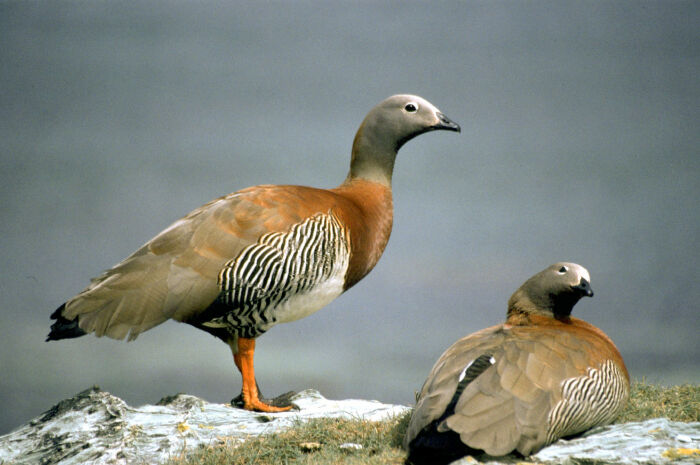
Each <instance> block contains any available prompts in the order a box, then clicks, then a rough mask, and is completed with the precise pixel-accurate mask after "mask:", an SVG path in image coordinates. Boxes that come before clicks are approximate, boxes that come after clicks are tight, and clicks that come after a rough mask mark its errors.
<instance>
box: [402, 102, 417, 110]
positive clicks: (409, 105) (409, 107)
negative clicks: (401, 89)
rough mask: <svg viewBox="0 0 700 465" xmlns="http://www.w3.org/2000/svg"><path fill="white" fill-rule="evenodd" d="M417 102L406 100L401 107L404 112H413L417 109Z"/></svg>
mask: <svg viewBox="0 0 700 465" xmlns="http://www.w3.org/2000/svg"><path fill="white" fill-rule="evenodd" d="M418 108H419V107H418V104H417V103H416V102H408V103H407V104H406V105H404V107H403V109H404V111H405V112H406V113H415V112H417V111H418Z"/></svg>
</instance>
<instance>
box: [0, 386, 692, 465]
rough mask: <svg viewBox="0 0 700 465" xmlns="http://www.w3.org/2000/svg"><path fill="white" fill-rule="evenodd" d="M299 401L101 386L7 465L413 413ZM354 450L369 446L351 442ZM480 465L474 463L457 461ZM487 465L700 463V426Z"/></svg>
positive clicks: (46, 417) (3, 443)
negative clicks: (153, 396)
mask: <svg viewBox="0 0 700 465" xmlns="http://www.w3.org/2000/svg"><path fill="white" fill-rule="evenodd" d="M293 402H294V403H295V404H296V405H297V406H298V407H299V410H297V411H291V412H284V413H275V414H263V413H255V412H248V411H245V410H241V409H237V408H233V407H231V406H229V405H226V404H212V403H208V402H206V401H204V400H202V399H200V398H197V397H194V396H189V395H185V394H180V395H177V396H172V397H168V398H164V399H163V400H161V401H160V402H159V403H158V404H157V405H145V406H141V407H131V406H129V405H127V404H126V403H125V402H124V401H123V400H121V399H119V398H118V397H115V396H113V395H111V394H109V393H108V392H104V391H101V390H100V389H99V388H97V387H93V388H91V389H87V390H85V391H83V392H81V393H79V394H77V395H76V396H74V397H72V398H70V399H66V400H63V401H61V402H59V403H58V404H56V405H55V406H53V407H52V408H51V409H49V410H48V411H47V412H45V413H44V414H42V415H41V416H39V417H37V418H35V419H33V420H31V421H30V422H29V423H27V424H26V425H24V426H22V427H20V428H19V429H17V430H15V431H13V432H11V433H9V434H7V435H5V436H2V437H0V464H3V465H6V464H17V465H20V464H60V465H68V464H83V463H91V464H127V463H158V462H161V461H163V460H166V459H167V458H169V457H173V456H179V455H181V454H182V453H183V452H185V451H189V450H193V449H195V448H196V447H198V446H199V445H215V444H221V443H224V442H227V441H242V440H244V439H245V438H246V437H249V436H255V435H260V434H265V433H272V432H275V431H278V430H280V429H283V428H287V427H289V426H291V425H293V424H294V423H295V422H296V421H299V420H301V421H303V420H308V419H311V418H320V417H342V418H362V419H366V420H372V421H378V420H383V419H386V418H388V417H391V416H395V415H401V414H402V413H404V412H406V411H408V410H409V407H404V406H400V405H387V404H382V403H379V402H376V401H366V400H340V401H334V400H328V399H325V398H324V397H323V396H321V394H319V393H318V391H315V390H306V391H302V392H300V393H299V394H297V395H296V396H295V397H293ZM310 447H311V446H310ZM347 447H348V448H357V447H362V446H361V445H359V444H352V443H348V444H347ZM474 463H477V462H476V461H475V460H474V459H471V458H465V459H462V460H459V461H457V462H454V464H455V465H457V464H459V465H466V464H474ZM481 463H489V464H492V465H495V464H498V463H504V464H505V463H510V464H514V463H539V464H547V465H549V464H562V465H578V464H586V465H592V464H596V465H597V464H621V465H622V464H624V465H632V464H634V465H636V464H664V465H665V464H670V463H674V464H675V463H679V464H686V463H687V464H691V463H692V464H700V423H678V422H671V421H668V420H666V419H662V418H657V419H653V420H648V421H645V422H637V423H627V424H622V425H612V426H606V427H602V428H596V429H594V430H591V431H589V432H588V433H586V434H585V435H583V436H581V437H579V438H577V439H573V440H570V441H564V440H560V441H558V442H556V443H554V444H552V445H551V446H549V447H546V448H545V449H543V450H541V451H540V452H539V453H538V454H536V455H534V456H532V457H528V458H527V459H526V460H523V459H514V458H511V459H503V458H501V459H494V460H493V461H484V459H482V462H481Z"/></svg>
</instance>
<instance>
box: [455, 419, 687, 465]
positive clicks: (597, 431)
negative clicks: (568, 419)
mask: <svg viewBox="0 0 700 465" xmlns="http://www.w3.org/2000/svg"><path fill="white" fill-rule="evenodd" d="M476 463H484V464H488V465H497V464H510V465H512V464H516V463H517V464H529V463H535V464H543V465H555V464H556V465H607V464H612V465H654V464H671V463H673V464H700V423H680V422H673V421H669V420H667V419H666V418H654V419H652V420H647V421H643V422H632V423H625V424H620V425H609V426H602V427H599V428H594V429H592V430H590V431H588V432H586V433H585V434H583V435H582V436H580V437H578V438H576V439H572V440H569V441H567V440H564V439H560V440H559V441H557V442H555V443H554V444H551V445H550V446H548V447H545V448H544V449H542V450H541V451H539V453H537V454H535V455H532V456H530V457H528V458H527V459H525V460H523V459H511V460H503V459H493V460H486V459H484V458H480V461H478V462H477V461H476V460H474V459H473V458H464V459H461V460H457V461H456V462H452V464H451V465H472V464H476Z"/></svg>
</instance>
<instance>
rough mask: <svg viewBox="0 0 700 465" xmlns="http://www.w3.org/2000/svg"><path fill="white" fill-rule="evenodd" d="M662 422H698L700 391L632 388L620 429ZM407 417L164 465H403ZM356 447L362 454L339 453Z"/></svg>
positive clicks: (300, 431) (262, 440)
mask: <svg viewBox="0 0 700 465" xmlns="http://www.w3.org/2000/svg"><path fill="white" fill-rule="evenodd" d="M658 417H666V418H668V419H670V420H674V421H683V422H690V421H700V385H690V384H686V385H682V386H671V387H663V386H656V385H650V384H647V383H645V382H643V381H641V382H639V381H637V382H634V383H633V385H632V393H631V396H630V403H629V405H628V406H627V409H626V410H625V411H624V412H623V413H622V415H621V416H620V418H619V419H618V421H617V422H618V423H623V422H631V421H643V420H647V419H650V418H658ZM409 418H410V413H408V414H405V415H402V416H400V417H397V418H392V419H390V420H386V421H382V422H369V421H362V420H343V419H328V418H322V419H317V420H311V421H308V422H300V423H298V424H297V425H296V426H294V427H292V428H290V429H288V430H286V431H283V432H280V433H275V434H271V435H268V436H263V437H257V438H253V439H249V440H248V441H245V442H244V443H242V444H240V443H235V442H233V441H231V442H230V443H229V444H225V445H221V446H216V447H208V448H201V449H199V450H196V451H194V452H192V453H190V454H188V455H187V456H186V457H179V458H175V459H173V460H171V461H169V462H167V463H168V465H239V464H240V465H243V464H246V465H248V464H250V465H268V464H269V465H273V464H274V465H278V464H320V465H325V464H328V465H331V464H338V463H343V464H350V465H353V464H362V465H372V464H377V465H379V464H396V465H398V464H402V463H403V461H404V459H405V458H406V453H405V452H404V451H403V449H402V448H401V443H402V441H403V436H404V434H405V432H406V428H407V427H408V420H409ZM347 443H354V444H360V445H361V446H362V448H361V449H351V448H344V447H341V446H342V445H343V444H347Z"/></svg>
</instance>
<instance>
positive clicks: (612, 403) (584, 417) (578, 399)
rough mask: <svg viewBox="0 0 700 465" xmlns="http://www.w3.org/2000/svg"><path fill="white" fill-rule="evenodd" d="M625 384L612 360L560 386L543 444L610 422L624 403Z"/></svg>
mask: <svg viewBox="0 0 700 465" xmlns="http://www.w3.org/2000/svg"><path fill="white" fill-rule="evenodd" d="M628 396H629V384H628V383H627V381H626V378H625V375H624V374H623V373H622V372H621V371H620V369H619V368H618V366H617V364H615V363H614V362H613V361H612V360H606V361H605V362H603V363H602V364H601V366H600V368H599V369H595V368H589V369H588V370H587V373H586V374H585V375H583V376H578V377H575V378H569V379H566V380H564V381H563V382H562V399H561V400H560V401H559V402H558V403H557V404H556V405H555V406H554V408H553V409H552V410H551V412H550V413H549V418H548V424H549V428H548V430H547V444H549V443H551V442H553V441H555V440H556V439H557V438H560V437H566V436H571V435H573V434H576V433H580V432H582V431H585V430H587V429H589V428H592V427H594V426H598V425H604V424H608V423H610V422H612V421H613V420H614V419H615V418H616V417H617V415H618V414H619V413H620V411H621V410H622V409H623V408H624V406H625V404H626V403H627V398H628Z"/></svg>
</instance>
